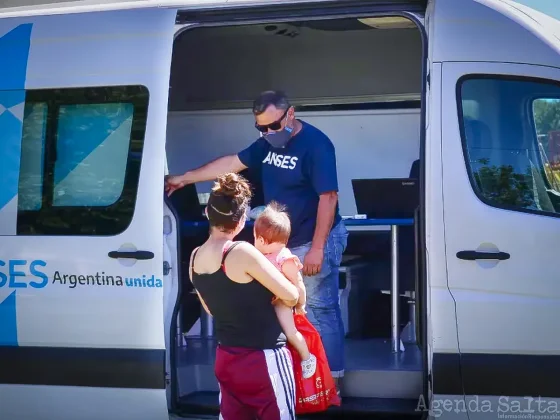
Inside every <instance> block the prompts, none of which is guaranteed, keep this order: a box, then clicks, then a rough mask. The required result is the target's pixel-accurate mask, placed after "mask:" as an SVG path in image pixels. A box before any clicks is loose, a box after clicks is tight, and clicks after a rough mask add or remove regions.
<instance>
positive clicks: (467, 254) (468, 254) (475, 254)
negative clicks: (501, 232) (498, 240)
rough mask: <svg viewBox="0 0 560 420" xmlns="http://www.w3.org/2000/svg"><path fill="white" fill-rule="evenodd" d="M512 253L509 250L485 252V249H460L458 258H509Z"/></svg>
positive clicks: (472, 259) (469, 259)
mask: <svg viewBox="0 0 560 420" xmlns="http://www.w3.org/2000/svg"><path fill="white" fill-rule="evenodd" d="M509 257H510V255H509V254H508V253H507V252H483V251H459V252H457V258H459V259H460V260H467V261H476V260H501V261H503V260H508V259H509Z"/></svg>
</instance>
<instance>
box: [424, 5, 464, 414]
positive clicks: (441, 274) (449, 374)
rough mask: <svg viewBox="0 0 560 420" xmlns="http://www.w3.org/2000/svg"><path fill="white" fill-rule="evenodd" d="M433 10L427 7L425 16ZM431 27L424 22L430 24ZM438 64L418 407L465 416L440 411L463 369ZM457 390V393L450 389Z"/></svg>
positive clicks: (432, 92) (432, 95)
mask: <svg viewBox="0 0 560 420" xmlns="http://www.w3.org/2000/svg"><path fill="white" fill-rule="evenodd" d="M431 18H432V15H431V14H430V11H428V15H427V21H428V22H430V21H431ZM429 28H430V27H429V26H428V29H429ZM441 71H442V65H441V63H432V64H431V65H430V67H429V75H430V84H429V90H428V92H427V95H428V97H427V102H428V104H429V105H428V109H429V110H430V111H429V114H428V115H429V116H428V119H427V127H426V152H425V160H426V166H425V167H426V173H425V177H426V197H425V202H426V208H425V214H426V250H425V252H426V279H427V282H428V284H427V288H428V293H427V303H426V307H427V314H426V317H427V320H428V323H427V343H428V345H427V351H428V371H429V372H430V377H431V383H430V385H431V389H430V391H431V395H429V398H430V402H429V404H428V403H426V402H425V401H419V403H418V409H422V410H430V415H431V416H434V417H437V418H440V417H441V418H444V419H446V418H453V419H455V420H460V419H465V420H467V419H468V417H467V413H466V412H464V413H455V412H451V413H447V412H444V411H443V410H441V412H440V411H438V409H439V407H441V406H445V405H446V404H448V403H446V401H447V400H450V399H452V400H454V401H458V400H461V399H462V398H463V397H462V392H461V391H460V388H461V383H462V379H461V371H460V365H459V361H458V360H457V359H455V355H457V354H458V353H459V342H458V340H457V320H456V307H455V302H454V300H453V296H452V295H451V293H450V290H449V287H448V284H447V265H446V249H445V229H444V208H443V179H442V163H441V159H442V138H443V137H442V133H441V118H442V115H441V107H442V104H441V98H442V85H441V77H442V73H441ZM454 393H455V394H454Z"/></svg>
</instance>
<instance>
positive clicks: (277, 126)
mask: <svg viewBox="0 0 560 420" xmlns="http://www.w3.org/2000/svg"><path fill="white" fill-rule="evenodd" d="M289 110H290V108H288V109H287V110H286V111H284V113H283V114H282V116H281V117H280V118H278V120H276V121H274V122H273V123H270V124H265V125H260V124H257V123H255V128H256V129H257V130H259V131H260V132H261V133H267V132H268V130H272V131H278V130H280V129H281V128H282V120H283V119H284V118H286V115H287V114H288V111H289Z"/></svg>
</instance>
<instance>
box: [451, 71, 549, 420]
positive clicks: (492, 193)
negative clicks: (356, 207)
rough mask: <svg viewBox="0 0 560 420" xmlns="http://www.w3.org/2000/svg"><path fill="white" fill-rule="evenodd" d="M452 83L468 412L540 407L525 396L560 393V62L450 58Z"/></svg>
mask: <svg viewBox="0 0 560 420" xmlns="http://www.w3.org/2000/svg"><path fill="white" fill-rule="evenodd" d="M442 85H443V86H445V87H447V88H446V89H444V90H443V100H442V122H443V125H442V127H443V129H442V133H443V140H444V141H443V148H442V150H443V172H442V173H443V184H444V189H443V191H444V193H443V199H444V209H445V234H446V253H447V266H448V284H449V288H450V290H451V293H452V294H453V297H454V299H455V302H456V311H457V328H458V339H459V349H460V353H461V354H460V364H461V372H462V386H463V389H464V392H465V394H466V395H467V402H468V401H469V400H472V401H474V399H476V400H477V401H478V402H471V403H470V405H468V406H467V407H468V410H469V411H470V412H472V413H471V414H470V418H471V419H473V416H475V418H479V417H477V416H478V415H483V414H484V413H493V414H494V418H495V415H496V414H495V413H496V412H499V410H505V411H503V412H504V413H505V412H507V411H509V410H514V411H515V409H516V408H514V407H513V406H512V404H514V403H513V402H512V400H513V399H515V397H517V398H518V400H519V399H520V401H521V403H520V404H521V407H522V408H524V409H525V408H527V409H537V406H536V405H534V406H533V407H532V408H531V407H529V406H527V404H528V402H527V401H526V400H524V399H523V397H525V396H532V397H538V396H541V397H543V398H545V399H546V398H548V399H549V400H550V399H551V398H554V397H560V388H558V386H556V385H553V383H555V382H553V381H554V380H555V379H557V378H558V376H557V375H558V373H559V371H558V365H559V363H560V335H558V334H557V328H556V323H557V321H558V319H560V282H559V281H558V247H559V244H560V172H559V170H560V166H559V164H560V141H559V140H560V69H555V68H550V67H543V66H531V65H520V64H499V63H444V64H443V82H442ZM458 357H459V356H458ZM457 360H459V359H457ZM469 396H471V397H469ZM473 396H476V397H473ZM500 396H502V397H500ZM508 398H509V399H508ZM558 402H560V401H557V402H556V403H555V404H557V403H558ZM517 403H519V401H517ZM484 404H486V407H483V405H484ZM484 410H492V411H491V412H490V411H484Z"/></svg>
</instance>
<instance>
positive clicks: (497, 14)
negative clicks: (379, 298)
mask: <svg viewBox="0 0 560 420" xmlns="http://www.w3.org/2000/svg"><path fill="white" fill-rule="evenodd" d="M435 5H436V6H435V9H434V16H432V20H434V22H432V23H433V32H432V36H431V37H430V43H431V46H432V48H433V50H432V60H433V61H440V62H445V61H484V62H492V61H494V62H504V63H505V62H509V63H526V64H538V65H542V66H553V67H554V66H556V67H558V66H560V54H559V52H560V40H559V39H558V37H557V36H555V33H556V34H557V33H558V32H557V31H558V25H560V24H559V23H558V21H555V23H552V22H551V20H553V19H551V18H550V17H547V18H543V19H541V18H540V16H542V14H540V13H538V12H536V11H531V12H530V13H531V14H527V12H525V11H522V10H520V9H519V8H517V7H518V5H517V3H515V6H514V4H513V2H510V1H506V0H504V1H502V0H477V1H473V0H454V1H451V2H450V1H436V2H435ZM525 9H528V8H525ZM553 31H556V32H553ZM512 45H515V46H523V47H522V48H512Z"/></svg>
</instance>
